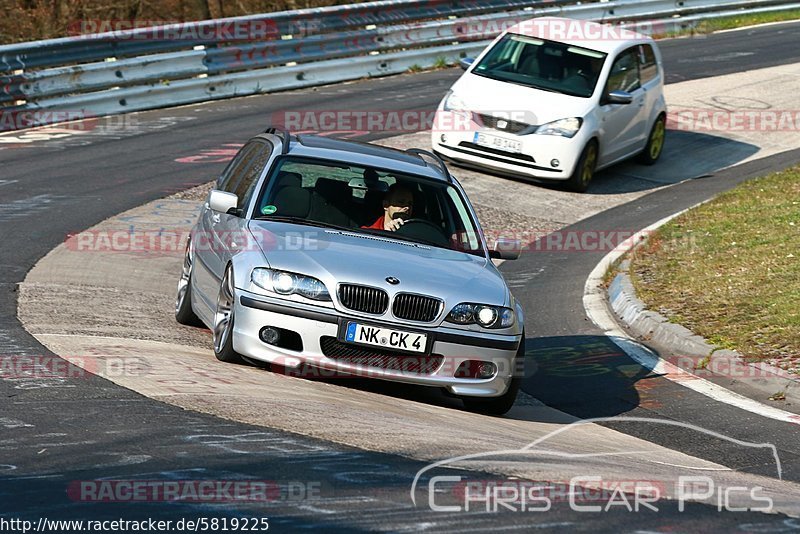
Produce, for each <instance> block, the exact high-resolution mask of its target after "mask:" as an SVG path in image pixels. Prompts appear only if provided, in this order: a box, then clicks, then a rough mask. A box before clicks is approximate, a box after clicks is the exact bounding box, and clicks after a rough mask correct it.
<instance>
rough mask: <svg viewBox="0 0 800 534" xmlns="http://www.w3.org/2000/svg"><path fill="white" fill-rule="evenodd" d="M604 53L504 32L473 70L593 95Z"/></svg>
mask: <svg viewBox="0 0 800 534" xmlns="http://www.w3.org/2000/svg"><path fill="white" fill-rule="evenodd" d="M605 59H606V54H604V53H603V52H597V51H595V50H590V49H588V48H582V47H579V46H571V45H568V44H564V43H558V42H555V41H548V40H545V39H534V38H532V37H525V36H524V35H517V34H514V33H508V34H506V35H505V36H504V37H503V38H502V39H500V41H498V42H497V44H495V45H494V46H493V47H492V49H491V50H490V51H489V53H487V54H486V55H485V56H484V57H483V59H481V61H480V62H479V63H478V64H477V65H476V66H475V69H473V71H472V73H473V74H477V75H478V76H484V77H486V78H492V79H493V80H501V81H504V82H511V83H516V84H519V85H525V86H528V87H535V88H537V89H543V90H545V91H554V92H557V93H564V94H567V95H571V96H579V97H583V98H588V97H590V96H592V93H593V92H594V88H595V86H596V85H597V79H598V78H599V77H600V71H601V70H602V68H603V62H604V61H605Z"/></svg>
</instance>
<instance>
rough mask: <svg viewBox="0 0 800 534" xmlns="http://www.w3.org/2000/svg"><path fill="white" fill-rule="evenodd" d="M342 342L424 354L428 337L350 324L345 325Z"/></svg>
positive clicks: (415, 333)
mask: <svg viewBox="0 0 800 534" xmlns="http://www.w3.org/2000/svg"><path fill="white" fill-rule="evenodd" d="M344 340H345V341H349V342H350V343H360V344H362V345H372V346H375V347H382V348H386V349H395V350H405V351H409V352H425V346H426V344H427V341H428V336H427V334H419V333H417V332H404V331H402V330H392V329H390V328H380V327H377V326H369V325H365V324H359V323H352V322H350V323H347V330H346V331H345V335H344Z"/></svg>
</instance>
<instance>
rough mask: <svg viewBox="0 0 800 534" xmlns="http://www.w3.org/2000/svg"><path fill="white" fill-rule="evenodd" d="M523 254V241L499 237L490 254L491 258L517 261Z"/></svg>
mask: <svg viewBox="0 0 800 534" xmlns="http://www.w3.org/2000/svg"><path fill="white" fill-rule="evenodd" d="M521 252H522V241H520V240H519V239H509V238H506V237H498V238H497V240H496V241H495V242H494V247H492V250H491V251H490V252H489V256H490V257H492V258H494V259H498V260H516V259H518V258H519V255H520V253H521Z"/></svg>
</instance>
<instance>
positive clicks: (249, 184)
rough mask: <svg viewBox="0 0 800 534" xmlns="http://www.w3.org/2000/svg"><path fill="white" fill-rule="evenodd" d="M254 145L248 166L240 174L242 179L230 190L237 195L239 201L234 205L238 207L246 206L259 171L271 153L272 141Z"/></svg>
mask: <svg viewBox="0 0 800 534" xmlns="http://www.w3.org/2000/svg"><path fill="white" fill-rule="evenodd" d="M256 146H257V151H253V154H254V156H253V157H251V158H250V160H251V163H250V166H249V167H247V169H246V170H245V172H244V173H243V174H242V179H241V180H239V183H237V184H236V185H234V189H233V191H232V192H233V193H235V194H236V196H238V197H239V203H238V205H237V206H236V207H237V208H239V209H243V208H244V207H245V206H247V203H248V202H249V201H250V197H251V196H252V195H253V190H254V189H255V187H256V183H258V179H259V177H260V176H261V173H262V172H263V171H264V167H265V166H266V165H267V162H268V161H269V158H270V156H271V155H272V150H273V146H272V143H266V142H258V143H256Z"/></svg>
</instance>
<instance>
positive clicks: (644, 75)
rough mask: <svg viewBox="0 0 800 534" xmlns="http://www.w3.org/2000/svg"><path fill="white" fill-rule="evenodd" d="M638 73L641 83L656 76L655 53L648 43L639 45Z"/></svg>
mask: <svg viewBox="0 0 800 534" xmlns="http://www.w3.org/2000/svg"><path fill="white" fill-rule="evenodd" d="M639 75H640V76H641V79H642V83H643V84H645V83H647V82H649V81H650V80H652V79H654V78H655V77H656V76H658V64H657V63H656V53H655V52H654V51H653V47H652V46H650V45H641V46H639Z"/></svg>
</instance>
